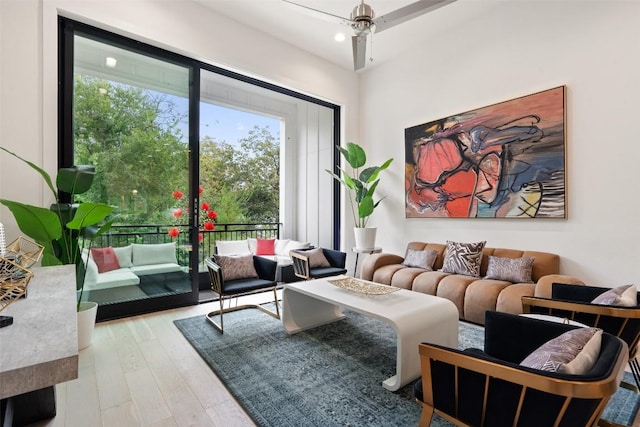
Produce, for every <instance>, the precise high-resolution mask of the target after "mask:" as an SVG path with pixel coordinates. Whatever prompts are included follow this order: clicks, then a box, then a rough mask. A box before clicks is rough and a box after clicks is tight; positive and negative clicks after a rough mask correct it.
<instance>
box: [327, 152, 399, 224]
mask: <svg viewBox="0 0 640 427" xmlns="http://www.w3.org/2000/svg"><path fill="white" fill-rule="evenodd" d="M337 148H338V150H339V151H340V153H342V157H343V158H344V159H345V160H346V161H347V163H348V164H349V166H351V173H349V172H348V171H347V170H345V169H343V168H340V167H338V169H339V170H340V172H341V176H339V175H336V174H335V173H333V172H332V171H330V170H329V169H325V170H326V171H327V172H328V173H329V175H331V176H332V177H333V178H334V179H336V180H337V181H339V182H340V183H342V185H344V186H345V188H346V189H347V193H348V194H349V202H350V204H351V213H352V215H353V222H354V224H355V226H356V227H358V228H364V227H366V226H367V222H368V221H369V217H370V216H371V214H373V211H374V210H375V208H376V207H378V205H379V204H380V202H381V201H382V199H380V200H378V201H377V202H374V200H373V196H374V193H375V191H376V187H377V186H378V183H379V182H380V179H379V178H378V174H379V173H380V172H381V171H383V170H385V169H387V168H388V167H389V165H390V164H391V162H393V158H390V159H388V160H387V161H386V162H384V163H383V164H382V165H381V166H369V167H365V165H366V163H367V155H366V153H365V151H364V149H363V148H362V147H361V146H359V145H358V144H355V143H353V142H348V143H347V148H344V147H340V146H337Z"/></svg>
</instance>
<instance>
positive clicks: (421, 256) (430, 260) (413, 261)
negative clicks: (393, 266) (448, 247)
mask: <svg viewBox="0 0 640 427" xmlns="http://www.w3.org/2000/svg"><path fill="white" fill-rule="evenodd" d="M438 254H439V252H438V251H436V250H433V249H428V250H424V251H417V250H415V249H407V255H406V256H405V257H404V261H403V262H402V265H405V266H407V267H417V268H423V269H425V270H432V269H433V264H434V263H435V262H436V258H438Z"/></svg>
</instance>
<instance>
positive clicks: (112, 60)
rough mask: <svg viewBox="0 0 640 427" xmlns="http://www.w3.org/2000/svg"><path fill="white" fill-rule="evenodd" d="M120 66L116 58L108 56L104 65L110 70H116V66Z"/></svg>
mask: <svg viewBox="0 0 640 427" xmlns="http://www.w3.org/2000/svg"><path fill="white" fill-rule="evenodd" d="M117 64H118V60H117V59H116V58H113V57H111V56H107V57H106V58H105V59H104V65H106V66H107V67H109V68H115V66H116V65H117Z"/></svg>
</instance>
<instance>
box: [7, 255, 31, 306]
mask: <svg viewBox="0 0 640 427" xmlns="http://www.w3.org/2000/svg"><path fill="white" fill-rule="evenodd" d="M31 277H33V273H32V272H31V271H29V270H27V269H26V268H25V267H23V266H21V265H19V264H17V263H15V262H13V261H12V260H10V259H8V258H5V257H0V311H2V310H4V309H5V308H7V307H8V306H9V304H11V303H13V302H14V301H16V300H17V299H19V298H21V297H22V296H24V295H25V294H26V292H27V286H28V285H29V281H30V280H31Z"/></svg>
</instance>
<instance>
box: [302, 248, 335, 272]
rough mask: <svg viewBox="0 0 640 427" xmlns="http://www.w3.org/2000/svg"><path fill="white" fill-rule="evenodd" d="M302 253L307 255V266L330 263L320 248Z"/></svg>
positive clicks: (315, 266)
mask: <svg viewBox="0 0 640 427" xmlns="http://www.w3.org/2000/svg"><path fill="white" fill-rule="evenodd" d="M302 253H303V254H304V255H306V256H308V257H309V268H318V267H331V264H329V261H327V258H326V257H325V256H324V252H322V248H315V249H311V250H308V251H304V252H302Z"/></svg>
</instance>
